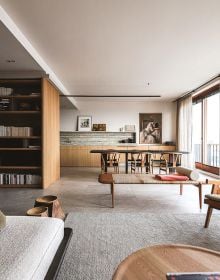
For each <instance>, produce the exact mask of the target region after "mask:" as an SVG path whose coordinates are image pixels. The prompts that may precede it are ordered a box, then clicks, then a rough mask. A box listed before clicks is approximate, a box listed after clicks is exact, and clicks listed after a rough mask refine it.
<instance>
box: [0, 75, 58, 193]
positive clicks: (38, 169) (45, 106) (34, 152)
mask: <svg viewBox="0 0 220 280" xmlns="http://www.w3.org/2000/svg"><path fill="white" fill-rule="evenodd" d="M54 116H55V117H54ZM52 119H53V122H51V121H52ZM50 122H51V123H52V124H50ZM56 147H57V148H56ZM51 148H54V149H53V151H54V153H55V156H53V155H51V151H50V149H51ZM59 166H60V163H59V92H58V91H57V89H56V88H55V87H54V86H53V85H52V84H51V83H50V81H49V80H47V79H1V80H0V187H5V186H7V187H10V186H11V187H16V186H17V187H43V188H45V187H47V186H49V185H50V183H52V182H53V181H55V180H56V179H58V178H59Z"/></svg>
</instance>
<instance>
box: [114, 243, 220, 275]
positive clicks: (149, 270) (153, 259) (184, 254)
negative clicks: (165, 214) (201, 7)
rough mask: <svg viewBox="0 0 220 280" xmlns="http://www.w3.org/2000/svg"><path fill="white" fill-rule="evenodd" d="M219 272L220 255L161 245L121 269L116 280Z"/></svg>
mask: <svg viewBox="0 0 220 280" xmlns="http://www.w3.org/2000/svg"><path fill="white" fill-rule="evenodd" d="M217 271H220V253H219V252H216V251H212V250H208V249H205V248H201V247H194V246H187V245H158V246H152V247H147V248H144V249H141V250H139V251H137V252H135V253H133V254H132V255H130V256H128V257H127V258H126V259H125V260H123V261H122V262H121V263H120V265H119V266H118V268H117V270H116V272H115V274H114V276H113V280H159V279H166V274H167V273H168V272H217Z"/></svg>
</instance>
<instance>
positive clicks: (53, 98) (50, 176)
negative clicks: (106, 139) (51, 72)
mask: <svg viewBox="0 0 220 280" xmlns="http://www.w3.org/2000/svg"><path fill="white" fill-rule="evenodd" d="M42 92H43V96H42V98H43V100H42V111H43V117H42V128H43V131H42V133H43V137H42V142H43V143H42V145H43V150H42V152H43V157H42V158H43V163H42V166H43V184H42V186H43V188H47V187H49V185H50V184H51V183H53V182H54V181H56V180H58V179H59V178H60V100H59V92H58V90H57V89H56V88H55V87H54V86H53V85H52V84H51V83H50V81H48V80H47V79H43V81H42Z"/></svg>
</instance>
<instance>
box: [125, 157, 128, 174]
mask: <svg viewBox="0 0 220 280" xmlns="http://www.w3.org/2000/svg"><path fill="white" fill-rule="evenodd" d="M125 173H126V174H128V153H125Z"/></svg>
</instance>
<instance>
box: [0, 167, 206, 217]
mask: <svg viewBox="0 0 220 280" xmlns="http://www.w3.org/2000/svg"><path fill="white" fill-rule="evenodd" d="M99 171H100V170H99V169H98V168H63V169H62V170H61V179H60V180H59V181H57V182H56V183H54V184H53V185H51V186H50V187H49V188H48V189H46V190H42V189H32V188H30V189H27V188H26V189H19V188H13V189H12V188H11V189H10V188H0V209H1V210H2V211H3V212H4V213H5V214H6V215H25V213H26V211H27V210H28V209H29V208H32V207H33V205H34V200H35V198H36V197H38V196H41V195H47V194H54V195H57V196H58V197H59V199H60V201H61V203H62V207H63V209H64V211H65V212H66V213H69V212H74V211H79V210H80V211H84V210H86V211H87V210H91V211H92V209H100V211H112V212H124V211H125V212H132V211H137V210H140V211H146V212H149V213H151V212H152V213H161V212H170V213H200V212H201V210H200V209H199V197H198V189H197V188H196V187H194V186H192V185H186V186H185V187H184V189H183V195H182V196H180V195H179V186H178V185H116V190H115V208H114V209H112V208H111V195H110V187H108V185H102V184H100V183H98V181H97V178H98V174H99ZM204 178H206V177H205V176H204V175H201V179H204ZM210 191H211V186H208V185H204V186H203V195H204V194H206V193H210ZM206 210H207V207H206V205H203V209H202V212H204V213H205V212H206Z"/></svg>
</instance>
